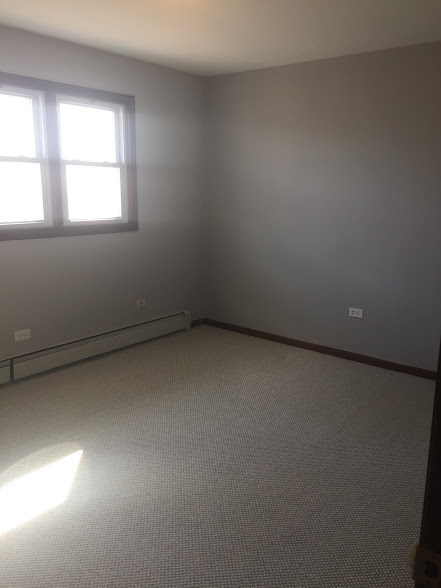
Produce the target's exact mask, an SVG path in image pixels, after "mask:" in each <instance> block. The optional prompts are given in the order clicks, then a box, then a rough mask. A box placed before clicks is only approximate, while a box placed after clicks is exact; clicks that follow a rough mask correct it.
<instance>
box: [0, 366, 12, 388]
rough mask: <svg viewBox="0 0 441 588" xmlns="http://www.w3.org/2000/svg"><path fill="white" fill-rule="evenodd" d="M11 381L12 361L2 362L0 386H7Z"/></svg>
mask: <svg viewBox="0 0 441 588" xmlns="http://www.w3.org/2000/svg"><path fill="white" fill-rule="evenodd" d="M10 381H11V361H10V360H6V361H0V384H7V383H8V382H10Z"/></svg>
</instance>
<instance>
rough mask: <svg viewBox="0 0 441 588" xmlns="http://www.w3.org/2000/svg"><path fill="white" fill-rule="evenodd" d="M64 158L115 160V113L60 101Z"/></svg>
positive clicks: (97, 160)
mask: <svg viewBox="0 0 441 588" xmlns="http://www.w3.org/2000/svg"><path fill="white" fill-rule="evenodd" d="M60 129H61V153H62V157H63V159H71V160H79V161H96V162H99V161H106V162H110V163H114V162H116V131H115V112H114V111H113V110H107V109H105V108H95V107H89V106H80V105H77V104H67V103H64V102H60Z"/></svg>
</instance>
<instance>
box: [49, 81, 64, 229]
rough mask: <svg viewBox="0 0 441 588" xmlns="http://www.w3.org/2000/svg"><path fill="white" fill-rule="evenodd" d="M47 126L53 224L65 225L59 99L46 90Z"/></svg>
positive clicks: (55, 225) (53, 93)
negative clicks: (58, 112)
mask: <svg viewBox="0 0 441 588" xmlns="http://www.w3.org/2000/svg"><path fill="white" fill-rule="evenodd" d="M45 107H46V112H45V114H46V116H45V122H46V126H47V133H46V136H47V157H48V162H49V178H50V188H51V190H50V193H51V204H52V218H53V226H54V227H56V228H61V227H62V226H63V191H62V178H61V165H60V160H61V156H60V140H59V131H58V115H57V100H56V94H55V92H51V91H46V92H45Z"/></svg>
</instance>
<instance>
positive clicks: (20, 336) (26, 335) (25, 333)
mask: <svg viewBox="0 0 441 588" xmlns="http://www.w3.org/2000/svg"><path fill="white" fill-rule="evenodd" d="M30 338H31V329H23V330H22V331H15V342H16V343H18V342H19V341H25V340H26V339H30Z"/></svg>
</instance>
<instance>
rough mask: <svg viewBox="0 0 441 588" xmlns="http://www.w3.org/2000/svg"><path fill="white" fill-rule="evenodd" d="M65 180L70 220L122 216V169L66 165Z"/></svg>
mask: <svg viewBox="0 0 441 588" xmlns="http://www.w3.org/2000/svg"><path fill="white" fill-rule="evenodd" d="M66 181H67V203H68V218H69V220H70V221H81V220H101V219H115V218H121V217H122V210H121V180H120V170H119V168H117V167H98V166H92V165H87V166H85V165H67V166H66Z"/></svg>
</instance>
